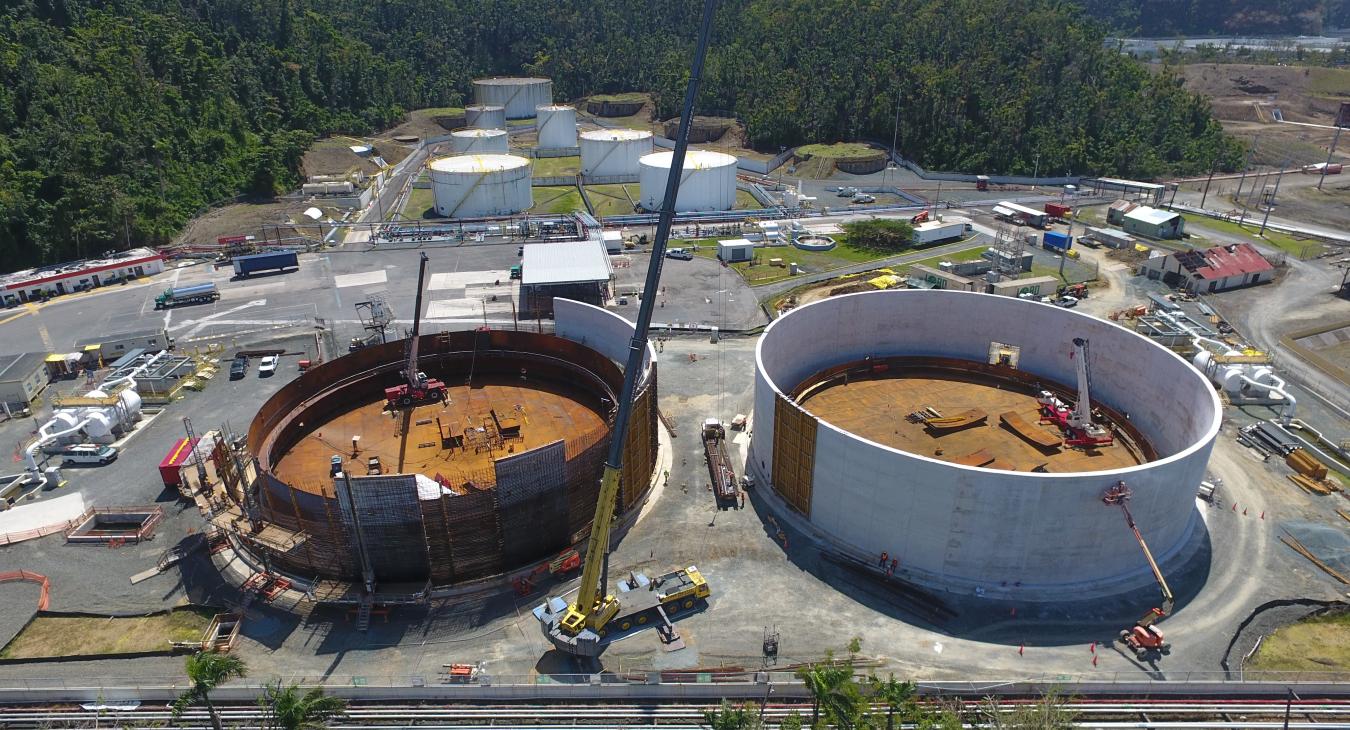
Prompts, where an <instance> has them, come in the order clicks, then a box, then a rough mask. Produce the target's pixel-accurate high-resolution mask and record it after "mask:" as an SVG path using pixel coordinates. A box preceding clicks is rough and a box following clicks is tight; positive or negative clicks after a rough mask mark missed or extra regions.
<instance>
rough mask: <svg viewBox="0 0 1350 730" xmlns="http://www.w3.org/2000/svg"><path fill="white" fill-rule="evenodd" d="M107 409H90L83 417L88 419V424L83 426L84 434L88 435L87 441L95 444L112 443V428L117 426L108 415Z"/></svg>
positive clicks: (114, 419) (113, 419) (115, 421)
mask: <svg viewBox="0 0 1350 730" xmlns="http://www.w3.org/2000/svg"><path fill="white" fill-rule="evenodd" d="M108 410H109V409H107V408H90V409H89V410H88V411H87V412H86V413H85V414H84V417H85V418H87V419H89V423H86V424H85V426H84V432H85V433H87V434H89V440H90V441H93V442H94V443H96V444H102V443H110V442H112V441H113V427H114V426H117V425H119V424H118V423H117V419H116V418H114V417H113V416H111V415H109V414H108V412H107V411H108Z"/></svg>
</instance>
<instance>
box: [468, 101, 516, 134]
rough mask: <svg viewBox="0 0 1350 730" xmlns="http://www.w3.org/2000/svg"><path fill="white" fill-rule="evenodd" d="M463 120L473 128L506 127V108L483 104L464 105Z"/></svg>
mask: <svg viewBox="0 0 1350 730" xmlns="http://www.w3.org/2000/svg"><path fill="white" fill-rule="evenodd" d="M464 121H465V123H466V124H468V125H469V126H470V127H472V128H474V129H506V109H505V108H503V107H500V106H491V105H483V104H478V105H474V106H469V107H464Z"/></svg>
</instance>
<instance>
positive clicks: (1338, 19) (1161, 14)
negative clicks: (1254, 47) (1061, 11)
mask: <svg viewBox="0 0 1350 730" xmlns="http://www.w3.org/2000/svg"><path fill="white" fill-rule="evenodd" d="M1079 2H1081V3H1082V5H1083V6H1084V7H1086V8H1087V10H1088V12H1090V13H1091V14H1092V15H1093V16H1095V17H1096V18H1098V19H1099V20H1101V21H1102V22H1103V23H1104V24H1105V25H1106V26H1107V27H1108V28H1109V29H1111V30H1112V31H1113V32H1116V33H1120V34H1122V35H1136V34H1137V35H1142V36H1148V37H1159V36H1161V37H1168V36H1177V35H1190V36H1200V35H1282V34H1294V35H1313V34H1317V33H1321V32H1322V30H1323V29H1324V28H1344V27H1347V25H1350V0H1079Z"/></svg>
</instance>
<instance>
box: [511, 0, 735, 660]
mask: <svg viewBox="0 0 1350 730" xmlns="http://www.w3.org/2000/svg"><path fill="white" fill-rule="evenodd" d="M716 10H717V0H704V4H703V17H702V21H701V22H700V24H699V34H698V45H697V47H696V48H695V51H694V59H693V63H692V65H691V68H690V75H689V86H688V88H687V89H686V90H685V95H684V107H683V109H682V110H681V112H680V129H679V133H678V134H677V135H676V140H675V150H674V152H673V154H672V157H671V163H670V175H669V177H668V178H667V179H666V191H665V197H664V199H663V200H662V201H661V210H660V212H659V215H658V218H657V225H656V240H655V242H654V243H653V245H652V251H651V262H650V263H649V264H648V266H647V277H646V282H645V284H644V289H643V291H646V292H648V293H649V295H648V296H645V297H643V298H642V300H641V302H642V303H641V306H639V307H638V315H637V323H636V325H635V326H634V328H633V338H632V339H631V340H630V341H629V343H628V357H627V359H626V361H625V365H624V371H623V390H622V391H621V393H620V394H619V401H618V413H617V414H616V416H615V418H614V427H613V429H612V432H611V434H610V442H609V455H608V458H606V460H605V470H604V474H603V476H602V477H601V479H600V494H599V497H598V498H597V499H596V503H595V518H594V520H592V522H591V535H590V539H589V541H588V542H587V549H586V562H585V567H584V568H583V570H582V573H581V584H580V587H579V589H578V591H577V596H576V600H575V601H572V602H570V603H568V604H567V605H566V608H565V609H564V610H563V611H561V615H557V614H555V613H553V612H552V611H550V610H549V605H548V604H546V605H545V606H544V607H541V609H540V610H536V616H538V617H539V619H540V621H541V622H543V624H544V629H545V632H546V633H548V634H549V637H550V639H551V640H553V642H554V644H555V645H557V646H559V648H562V649H563V650H565V651H572V652H573V653H591V652H592V651H593V652H594V653H595V654H598V653H599V651H600V645H599V642H598V641H587V642H585V646H584V647H583V646H582V642H580V641H578V640H577V637H578V635H580V634H582V633H583V632H584V631H587V630H590V631H591V632H593V633H594V634H595V636H596V637H598V638H603V637H604V636H605V635H606V633H607V630H606V626H607V624H609V622H610V621H611V620H612V619H614V618H615V617H616V616H618V615H619V612H620V610H621V608H623V607H622V606H621V605H620V602H619V599H618V598H616V597H615V596H614V595H611V594H610V593H609V591H608V589H607V579H606V574H607V573H608V563H609V537H610V528H611V527H612V525H613V521H614V508H615V507H614V506H615V500H616V498H617V497H618V493H619V474H620V470H621V466H622V463H623V447H624V443H625V442H626V441H627V436H628V426H629V420H630V418H631V416H632V409H633V394H634V393H635V392H636V390H637V379H638V375H639V374H640V373H641V371H642V358H643V355H644V353H645V351H646V346H647V333H648V331H649V329H650V328H651V320H652V312H653V309H654V307H655V304H656V299H657V297H655V296H651V295H650V293H651V292H656V291H657V290H658V289H659V285H660V281H661V266H662V264H663V263H664V262H665V252H666V243H667V241H669V239H670V228H671V225H672V223H673V222H674V220H675V200H676V196H677V195H678V194H679V189H680V179H681V178H682V177H683V171H684V159H685V152H686V151H687V150H688V148H689V126H690V122H691V119H692V117H693V111H694V101H695V100H696V99H697V97H698V89H699V84H700V83H701V81H702V77H703V59H704V57H705V56H706V55H707V51H708V38H709V35H710V33H711V30H712V20H713V16H714V14H715V13H716ZM664 582H669V583H672V584H674V588H670V589H668V590H665V591H664V592H662V593H659V594H658V593H656V591H655V589H656V588H659V587H661V584H662V583H664ZM649 592H650V593H652V594H653V595H650V596H647V597H646V600H645V601H644V602H643V603H650V602H652V601H653V600H656V602H657V605H656V606H655V607H654V608H655V609H656V610H657V611H659V610H660V607H661V606H664V605H667V604H671V603H680V604H681V605H683V602H684V601H685V600H690V601H692V599H693V598H694V597H700V598H701V597H706V596H707V594H708V589H707V584H706V582H704V580H703V578H702V576H701V575H699V573H698V571H697V569H694V568H692V567H690V568H688V569H685V570H684V571H677V572H676V573H671V574H667V575H665V576H661V577H660V578H658V579H657V580H656V582H655V583H654V584H653V585H651V586H650V591H649ZM628 595H630V596H631V595H633V593H632V591H630V593H629V594H628ZM671 599H673V601H672V600H671ZM550 603H551V602H550ZM634 603H638V601H636V600H634ZM689 605H691V606H692V603H690V604H689ZM661 615H662V616H664V614H661ZM639 623H642V622H641V621H639Z"/></svg>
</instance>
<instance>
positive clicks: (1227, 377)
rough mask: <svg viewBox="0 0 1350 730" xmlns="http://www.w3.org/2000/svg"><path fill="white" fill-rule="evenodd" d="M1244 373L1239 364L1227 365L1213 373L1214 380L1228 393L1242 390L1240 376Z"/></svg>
mask: <svg viewBox="0 0 1350 730" xmlns="http://www.w3.org/2000/svg"><path fill="white" fill-rule="evenodd" d="M1245 374H1246V373H1245V371H1244V368H1243V367H1242V366H1241V365H1227V366H1224V367H1223V369H1221V370H1219V371H1218V372H1217V373H1216V374H1215V378H1214V381H1215V382H1216V383H1218V384H1219V386H1220V387H1222V388H1223V389H1224V390H1226V391H1228V392H1229V393H1238V392H1241V391H1242V376H1243V375H1245Z"/></svg>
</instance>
